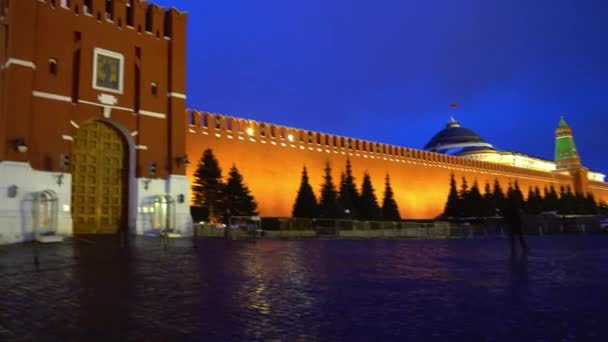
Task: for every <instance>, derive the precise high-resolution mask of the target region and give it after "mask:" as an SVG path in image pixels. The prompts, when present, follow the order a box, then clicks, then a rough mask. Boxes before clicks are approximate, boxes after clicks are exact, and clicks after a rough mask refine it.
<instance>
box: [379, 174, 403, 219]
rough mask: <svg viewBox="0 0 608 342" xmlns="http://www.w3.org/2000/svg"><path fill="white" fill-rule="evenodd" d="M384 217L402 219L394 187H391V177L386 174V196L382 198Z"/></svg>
mask: <svg viewBox="0 0 608 342" xmlns="http://www.w3.org/2000/svg"><path fill="white" fill-rule="evenodd" d="M382 219H383V220H384V221H401V216H400V215H399V208H398V207H397V202H396V201H395V197H394V194H393V188H392V187H391V179H390V176H389V175H386V179H385V181H384V198H383V200H382Z"/></svg>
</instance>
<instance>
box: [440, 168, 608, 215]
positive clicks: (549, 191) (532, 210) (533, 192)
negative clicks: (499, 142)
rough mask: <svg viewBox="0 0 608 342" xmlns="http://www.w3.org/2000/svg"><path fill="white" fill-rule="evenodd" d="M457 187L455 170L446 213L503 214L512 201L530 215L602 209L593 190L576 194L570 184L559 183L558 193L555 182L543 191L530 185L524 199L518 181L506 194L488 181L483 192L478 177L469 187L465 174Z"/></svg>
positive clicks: (575, 212)
mask: <svg viewBox="0 0 608 342" xmlns="http://www.w3.org/2000/svg"><path fill="white" fill-rule="evenodd" d="M457 189H458V185H457V183H456V179H455V177H454V175H453V174H452V175H451V177H450V191H449V193H448V198H447V202H446V205H445V211H444V216H445V217H447V218H464V217H495V216H502V214H503V213H504V210H505V208H506V204H507V203H508V202H509V201H511V203H515V204H516V205H517V206H519V207H521V208H522V209H524V211H525V212H526V213H527V214H530V215H538V214H540V213H542V212H550V211H553V212H557V213H558V214H560V215H596V214H598V213H599V209H598V203H597V202H596V201H595V198H594V196H593V194H591V193H589V194H587V195H582V194H574V193H573V192H572V189H571V188H570V187H563V186H562V187H560V191H559V194H558V192H557V191H556V189H555V187H553V186H550V187H548V188H544V191H543V192H542V193H541V190H540V188H539V187H533V188H532V187H531V188H529V189H528V192H527V194H528V195H527V197H526V198H525V199H524V195H523V193H522V191H521V189H520V187H519V183H518V182H517V181H516V182H514V183H512V184H509V187H508V189H507V192H506V194H505V193H504V192H503V190H502V188H501V186H500V183H499V182H498V180H495V181H494V187H493V189H492V190H491V187H490V184H488V183H486V184H485V186H484V193H483V195H482V194H481V193H480V191H479V185H478V184H477V181H474V182H473V185H472V186H471V188H469V185H468V182H467V180H466V178H464V177H463V178H462V183H461V186H460V191H458V190H457ZM507 200H508V201H507Z"/></svg>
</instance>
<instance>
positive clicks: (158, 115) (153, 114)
mask: <svg viewBox="0 0 608 342" xmlns="http://www.w3.org/2000/svg"><path fill="white" fill-rule="evenodd" d="M138 114H139V115H144V116H151V117H153V118H159V119H165V118H166V117H167V115H166V114H163V113H157V112H152V111H149V110H143V109H140V110H139V113H138Z"/></svg>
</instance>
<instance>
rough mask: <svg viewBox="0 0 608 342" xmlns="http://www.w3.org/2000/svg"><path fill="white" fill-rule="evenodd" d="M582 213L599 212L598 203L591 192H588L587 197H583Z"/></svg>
mask: <svg viewBox="0 0 608 342" xmlns="http://www.w3.org/2000/svg"><path fill="white" fill-rule="evenodd" d="M584 213H585V214H587V215H597V214H599V208H598V204H597V202H596V201H595V197H594V196H593V194H592V193H588V194H587V197H585V205H584Z"/></svg>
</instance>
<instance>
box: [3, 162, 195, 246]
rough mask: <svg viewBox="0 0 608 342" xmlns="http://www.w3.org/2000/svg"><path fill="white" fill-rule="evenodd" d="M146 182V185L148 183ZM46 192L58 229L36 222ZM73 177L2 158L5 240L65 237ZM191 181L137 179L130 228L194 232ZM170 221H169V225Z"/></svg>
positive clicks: (140, 231)
mask: <svg viewBox="0 0 608 342" xmlns="http://www.w3.org/2000/svg"><path fill="white" fill-rule="evenodd" d="M146 183H147V184H146ZM43 191H47V192H49V193H52V194H53V196H54V197H55V198H56V201H54V202H55V204H54V205H55V215H56V227H55V229H54V231H52V232H51V231H48V229H46V230H45V229H42V231H37V228H36V227H39V226H41V225H40V224H38V223H37V222H40V220H37V219H36V217H40V215H36V214H35V213H36V211H37V210H38V211H39V210H40V205H39V204H36V203H39V202H36V200H35V199H36V197H37V196H38V194H39V193H40V192H43ZM159 196H165V198H166V199H168V201H170V202H171V203H170V204H167V206H165V208H167V207H170V208H171V209H169V211H168V213H170V215H169V216H170V218H171V219H170V220H163V217H162V211H164V209H163V210H158V208H161V209H162V206H161V207H159V206H158V205H156V206H155V204H154V202H155V200H157V199H158V198H159ZM71 197H72V176H71V174H69V173H61V172H48V171H39V170H34V169H32V167H31V166H30V165H29V164H28V163H23V162H11V161H3V162H0V245H2V244H11V243H18V242H24V241H32V240H34V238H35V233H36V232H38V233H55V234H58V235H62V236H71V235H72V234H73V229H72V227H73V225H72V215H71ZM189 198H190V183H189V181H188V178H187V177H186V176H180V175H171V176H169V177H168V178H167V179H150V180H148V179H143V178H139V179H134V180H133V181H131V184H130V193H129V204H130V205H129V207H130V210H129V211H130V213H129V232H130V233H131V234H137V235H144V234H157V233H158V232H159V231H160V229H163V228H172V229H173V231H174V232H176V233H178V234H181V235H184V236H190V235H192V217H191V215H190V205H189ZM165 223H166V224H165Z"/></svg>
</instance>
